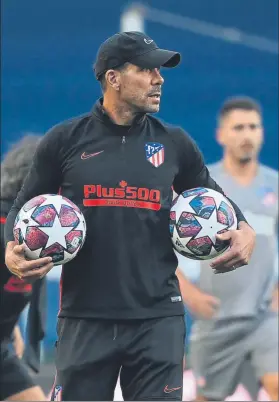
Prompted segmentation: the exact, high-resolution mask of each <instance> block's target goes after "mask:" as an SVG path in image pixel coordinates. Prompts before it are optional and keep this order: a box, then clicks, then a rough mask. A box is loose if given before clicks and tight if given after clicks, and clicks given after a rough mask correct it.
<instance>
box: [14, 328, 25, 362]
mask: <svg viewBox="0 0 279 402" xmlns="http://www.w3.org/2000/svg"><path fill="white" fill-rule="evenodd" d="M13 335H14V341H13V346H14V350H15V353H16V355H17V357H18V358H19V359H21V358H22V356H23V352H24V342H23V338H22V335H21V332H20V329H19V326H18V325H16V326H15V328H14V332H13Z"/></svg>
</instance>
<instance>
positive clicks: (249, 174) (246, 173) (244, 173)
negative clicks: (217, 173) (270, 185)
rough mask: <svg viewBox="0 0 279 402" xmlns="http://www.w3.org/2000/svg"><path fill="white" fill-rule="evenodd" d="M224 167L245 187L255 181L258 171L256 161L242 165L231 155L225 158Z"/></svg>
mask: <svg viewBox="0 0 279 402" xmlns="http://www.w3.org/2000/svg"><path fill="white" fill-rule="evenodd" d="M223 165H224V168H225V170H226V171H227V172H228V173H229V174H230V176H232V177H233V178H234V179H235V180H236V181H237V182H238V183H240V184H241V185H243V186H246V185H249V184H250V183H251V182H252V181H253V180H254V178H255V176H256V174H257V170H258V162H257V161H256V160H254V159H252V160H251V161H249V162H247V163H241V162H239V161H237V160H235V159H234V158H232V157H230V156H229V155H225V156H224V159H223Z"/></svg>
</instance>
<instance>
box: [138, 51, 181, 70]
mask: <svg viewBox="0 0 279 402" xmlns="http://www.w3.org/2000/svg"><path fill="white" fill-rule="evenodd" d="M180 60H181V56H180V53H177V52H172V51H170V50H164V49H153V50H150V51H149V52H147V53H144V54H141V55H140V56H137V57H135V58H133V59H132V60H131V61H130V62H131V63H132V64H135V65H136V66H138V67H142V68H159V67H168V68H172V67H176V66H177V65H178V64H179V63H180Z"/></svg>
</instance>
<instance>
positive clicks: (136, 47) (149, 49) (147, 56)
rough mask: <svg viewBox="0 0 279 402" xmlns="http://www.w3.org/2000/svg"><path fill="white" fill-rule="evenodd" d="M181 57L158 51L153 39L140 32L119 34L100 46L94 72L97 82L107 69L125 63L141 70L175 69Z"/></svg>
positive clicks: (174, 53) (173, 53)
mask: <svg viewBox="0 0 279 402" xmlns="http://www.w3.org/2000/svg"><path fill="white" fill-rule="evenodd" d="M180 59H181V56H180V54H179V53H177V52H173V51H170V50H164V49H159V47H158V46H157V45H156V43H155V42H154V40H153V39H151V38H150V37H149V36H147V35H145V34H144V33H142V32H136V31H131V32H121V33H117V34H115V35H113V36H111V37H110V38H108V39H107V40H106V41H105V42H104V43H102V45H101V46H100V48H99V50H98V53H97V58H96V62H95V65H94V72H95V76H96V78H97V80H98V79H99V78H100V77H101V76H102V75H103V74H104V73H105V72H106V71H107V70H109V69H111V68H112V69H113V68H116V67H119V66H121V65H123V64H125V63H127V62H129V63H132V64H135V65H136V66H138V67H142V68H150V69H153V68H159V67H161V66H162V67H170V68H171V67H176V66H177V65H178V64H179V62H180Z"/></svg>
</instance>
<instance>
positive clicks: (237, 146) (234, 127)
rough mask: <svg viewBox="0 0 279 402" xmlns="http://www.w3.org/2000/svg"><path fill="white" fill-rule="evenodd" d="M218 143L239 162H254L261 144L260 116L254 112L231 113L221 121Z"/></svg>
mask: <svg viewBox="0 0 279 402" xmlns="http://www.w3.org/2000/svg"><path fill="white" fill-rule="evenodd" d="M218 141H219V143H220V144H221V145H222V146H223V147H224V148H225V150H226V151H227V152H228V153H229V154H231V155H232V156H233V157H234V158H235V159H237V160H238V161H239V162H243V163H245V162H249V161H250V160H255V159H256V158H257V156H258V153H259V151H260V149H261V146H262V142H263V127H262V119H261V116H260V115H259V113H258V112H257V111H254V110H242V109H236V110H233V111H231V112H230V113H229V114H228V115H227V116H225V117H224V118H223V119H222V122H221V124H220V127H219V130H218Z"/></svg>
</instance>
